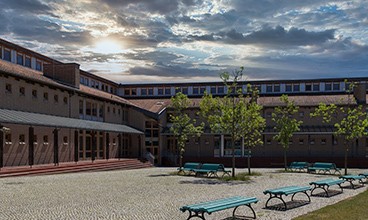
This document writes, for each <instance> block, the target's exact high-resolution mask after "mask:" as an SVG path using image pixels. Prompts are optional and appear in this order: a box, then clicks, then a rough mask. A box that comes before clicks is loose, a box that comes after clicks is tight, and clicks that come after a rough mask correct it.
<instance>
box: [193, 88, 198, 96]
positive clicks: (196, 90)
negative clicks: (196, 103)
mask: <svg viewBox="0 0 368 220" xmlns="http://www.w3.org/2000/svg"><path fill="white" fill-rule="evenodd" d="M193 94H194V95H198V94H199V88H198V87H193Z"/></svg>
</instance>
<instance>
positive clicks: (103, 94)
mask: <svg viewBox="0 0 368 220" xmlns="http://www.w3.org/2000/svg"><path fill="white" fill-rule="evenodd" d="M79 91H80V92H82V93H85V94H87V95H93V96H97V97H99V98H103V99H107V100H110V101H114V102H119V103H122V104H127V105H133V106H134V104H133V103H131V102H130V101H128V100H126V99H124V98H121V97H120V96H117V95H114V94H111V93H107V92H104V91H101V90H98V89H94V88H91V87H88V86H85V85H80V86H79Z"/></svg>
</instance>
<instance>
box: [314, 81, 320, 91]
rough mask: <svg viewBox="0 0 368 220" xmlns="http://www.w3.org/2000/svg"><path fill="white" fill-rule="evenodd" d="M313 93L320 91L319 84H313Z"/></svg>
mask: <svg viewBox="0 0 368 220" xmlns="http://www.w3.org/2000/svg"><path fill="white" fill-rule="evenodd" d="M313 91H319V83H313Z"/></svg>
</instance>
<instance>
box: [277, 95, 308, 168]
mask: <svg viewBox="0 0 368 220" xmlns="http://www.w3.org/2000/svg"><path fill="white" fill-rule="evenodd" d="M280 100H281V101H282V102H283V103H284V104H285V105H282V106H278V107H276V108H275V111H274V112H273V113H272V121H274V122H275V124H276V125H275V129H276V131H277V134H276V135H275V136H274V138H275V139H276V140H277V141H278V142H279V143H280V144H281V145H282V147H283V148H284V168H285V171H286V170H287V151H288V149H289V142H290V140H291V139H292V137H293V135H294V133H295V132H297V131H299V130H300V125H301V124H302V123H303V122H302V121H298V120H297V119H295V118H293V116H294V114H295V113H297V112H298V110H299V107H298V106H296V105H295V103H294V102H293V101H290V100H289V98H288V96H287V95H282V96H281V97H280Z"/></svg>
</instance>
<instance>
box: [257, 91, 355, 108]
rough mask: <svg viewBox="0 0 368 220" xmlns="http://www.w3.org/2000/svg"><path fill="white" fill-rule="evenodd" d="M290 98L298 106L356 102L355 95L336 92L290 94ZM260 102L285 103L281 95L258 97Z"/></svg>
mask: <svg viewBox="0 0 368 220" xmlns="http://www.w3.org/2000/svg"><path fill="white" fill-rule="evenodd" d="M288 97H289V100H291V101H294V103H295V104H296V105H298V106H304V107H305V106H318V105H319V104H320V103H326V104H336V105H347V104H349V100H350V104H356V100H355V99H354V96H353V95H350V96H349V95H347V94H334V95H326V94H324V95H290V96H288ZM258 103H259V104H260V105H262V106H264V107H275V106H280V105H283V104H284V103H283V102H282V101H281V100H280V96H263V97H260V98H258Z"/></svg>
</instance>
